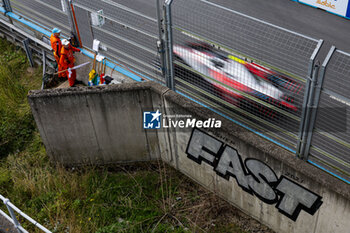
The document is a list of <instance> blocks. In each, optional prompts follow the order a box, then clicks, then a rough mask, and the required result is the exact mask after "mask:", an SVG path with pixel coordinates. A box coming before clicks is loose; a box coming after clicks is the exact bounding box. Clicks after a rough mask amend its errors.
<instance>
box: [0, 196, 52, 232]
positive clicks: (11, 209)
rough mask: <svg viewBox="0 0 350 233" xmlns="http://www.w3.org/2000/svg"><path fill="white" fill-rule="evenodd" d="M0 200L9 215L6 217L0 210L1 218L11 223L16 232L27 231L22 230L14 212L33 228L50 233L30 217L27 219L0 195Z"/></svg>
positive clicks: (26, 216)
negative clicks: (32, 225)
mask: <svg viewBox="0 0 350 233" xmlns="http://www.w3.org/2000/svg"><path fill="white" fill-rule="evenodd" d="M0 200H2V201H3V203H4V204H5V206H6V207H7V210H8V212H9V213H10V216H11V217H10V216H8V215H7V214H6V213H5V212H4V211H2V210H1V209H0V214H1V215H2V216H4V217H5V218H6V219H7V220H8V221H9V222H11V223H12V224H13V225H14V227H15V229H16V230H17V231H18V233H28V231H27V230H26V229H24V228H23V227H22V226H21V224H20V223H19V222H18V220H17V217H16V214H15V212H17V213H18V214H19V215H21V216H22V217H23V218H25V219H26V220H28V221H29V222H30V223H32V224H34V226H35V227H37V228H39V229H40V230H42V231H43V232H46V233H51V231H49V230H48V229H47V228H45V227H44V226H42V225H41V224H40V223H38V222H37V221H35V220H34V219H32V218H31V217H29V216H28V215H26V214H25V213H23V212H22V211H21V210H20V209H19V208H17V207H16V206H15V205H14V204H12V203H11V202H10V200H9V199H7V198H5V197H3V196H2V195H0Z"/></svg>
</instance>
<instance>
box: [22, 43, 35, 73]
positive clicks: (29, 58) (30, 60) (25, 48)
mask: <svg viewBox="0 0 350 233" xmlns="http://www.w3.org/2000/svg"><path fill="white" fill-rule="evenodd" d="M22 43H23V46H24V50H25V51H26V54H27V58H28V60H29V64H30V66H31V67H34V61H33V55H32V51H31V49H30V48H29V39H28V38H27V39H25V40H24V41H22Z"/></svg>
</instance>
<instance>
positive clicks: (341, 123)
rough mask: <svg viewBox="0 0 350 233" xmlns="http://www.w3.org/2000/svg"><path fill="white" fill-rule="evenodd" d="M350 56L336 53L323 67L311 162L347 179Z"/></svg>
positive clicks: (349, 174) (349, 175)
mask: <svg viewBox="0 0 350 233" xmlns="http://www.w3.org/2000/svg"><path fill="white" fill-rule="evenodd" d="M349 75H350V54H347V53H344V52H342V51H339V50H336V51H335V52H334V54H333V56H332V58H331V60H330V61H329V64H328V66H327V67H326V72H325V77H324V84H323V89H322V93H321V96H320V103H319V106H318V112H317V117H316V121H315V127H314V131H313V137H312V142H311V150H310V157H309V158H310V159H311V160H317V161H319V162H320V163H322V164H324V165H325V166H327V167H329V169H330V170H332V171H334V172H336V173H337V174H339V175H341V176H343V177H345V178H347V179H349V178H350V126H349V124H348V122H347V120H348V119H350V98H349V97H350V94H349V91H348V87H349V85H350V81H349Z"/></svg>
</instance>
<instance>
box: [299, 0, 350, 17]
mask: <svg viewBox="0 0 350 233" xmlns="http://www.w3.org/2000/svg"><path fill="white" fill-rule="evenodd" d="M297 2H301V3H304V4H306V5H309V6H312V7H316V8H320V9H323V10H326V11H328V12H330V13H333V14H336V15H339V16H342V17H345V18H349V19H350V3H349V2H350V1H349V0H298V1H297Z"/></svg>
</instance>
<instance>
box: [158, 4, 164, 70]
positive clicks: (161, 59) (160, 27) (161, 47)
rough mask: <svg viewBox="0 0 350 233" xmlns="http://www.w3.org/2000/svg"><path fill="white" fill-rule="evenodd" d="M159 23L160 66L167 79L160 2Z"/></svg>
mask: <svg viewBox="0 0 350 233" xmlns="http://www.w3.org/2000/svg"><path fill="white" fill-rule="evenodd" d="M156 4H157V21H158V33H159V41H158V42H157V48H158V53H159V56H160V58H159V66H160V69H161V71H162V75H163V77H165V73H166V70H165V54H164V53H165V50H164V40H165V35H164V33H165V31H164V28H163V19H164V18H163V14H162V12H161V8H160V0H157V2H156Z"/></svg>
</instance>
